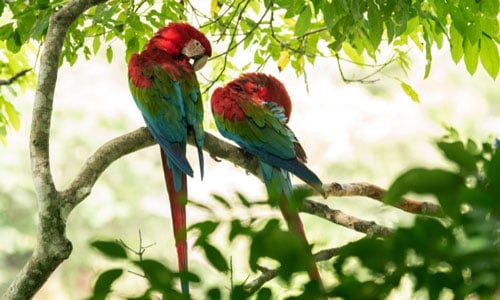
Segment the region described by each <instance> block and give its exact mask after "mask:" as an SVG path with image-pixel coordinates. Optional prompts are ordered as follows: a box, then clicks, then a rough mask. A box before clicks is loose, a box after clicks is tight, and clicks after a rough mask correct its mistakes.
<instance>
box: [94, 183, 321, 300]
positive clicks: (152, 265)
mask: <svg viewBox="0 0 500 300" xmlns="http://www.w3.org/2000/svg"><path fill="white" fill-rule="evenodd" d="M305 195H308V194H306V193H304V192H302V191H300V190H299V191H297V192H294V194H293V196H292V197H293V201H294V202H297V203H298V202H301V200H303V199H304V196H305ZM214 198H215V199H216V200H217V201H219V202H221V203H227V204H228V202H227V200H225V199H224V198H222V197H220V196H214ZM238 199H239V200H240V205H241V207H244V208H246V209H251V208H252V207H254V208H255V207H258V208H260V209H262V206H265V208H266V209H269V210H270V209H271V208H269V207H268V206H269V203H267V202H251V201H249V200H248V199H246V198H245V197H244V196H243V195H241V194H239V195H238ZM192 204H196V205H198V206H200V207H201V204H197V203H192ZM227 208H228V209H229V207H227ZM203 209H206V210H208V211H210V212H211V213H213V211H212V209H211V208H209V207H203ZM273 209H278V207H274V208H273ZM282 225H283V222H282V221H280V220H278V219H275V218H270V219H266V220H258V219H256V218H253V217H251V218H249V219H248V220H241V218H234V219H231V220H228V221H224V222H222V221H210V220H208V221H203V222H200V223H197V224H193V225H192V226H191V227H190V228H189V229H188V231H189V232H192V233H193V234H196V235H197V237H196V240H195V242H194V247H198V248H199V249H201V250H202V251H203V253H204V254H205V257H206V259H207V261H208V262H209V263H210V265H211V267H212V268H213V269H214V270H216V271H217V273H215V274H219V275H218V276H221V277H227V276H228V275H229V280H230V282H228V283H227V285H226V286H228V287H229V286H230V287H231V288H230V291H229V292H227V291H226V290H225V289H221V286H218V285H216V286H206V284H205V285H204V286H205V291H204V293H205V295H206V296H207V297H208V298H210V299H226V298H227V296H225V294H229V295H230V298H231V299H246V298H248V297H250V296H251V295H252V294H253V293H251V292H249V291H248V287H247V286H246V285H247V283H248V282H247V281H246V280H245V281H243V282H234V278H233V275H232V274H233V273H241V271H240V270H237V269H233V266H232V263H228V261H227V258H226V257H225V256H224V253H225V252H226V251H224V250H223V249H222V248H221V247H220V246H217V245H216V244H214V243H213V240H214V239H215V238H214V237H215V235H214V234H215V233H217V237H218V238H220V237H221V233H220V229H221V228H222V227H226V226H227V227H228V228H229V230H228V231H227V237H226V238H227V242H228V243H229V244H231V243H235V242H236V241H241V240H244V241H245V242H246V243H248V244H249V245H248V248H249V253H238V255H237V257H236V258H237V259H238V260H242V259H244V255H245V254H247V255H248V257H247V267H248V269H249V270H251V271H252V272H258V271H259V270H261V269H262V268H265V267H263V266H262V264H263V262H265V263H271V261H274V262H275V263H278V265H280V266H281V267H280V268H279V269H278V272H277V276H278V277H279V278H280V279H281V280H283V281H284V282H286V283H287V284H291V282H292V281H293V280H294V279H296V278H297V275H298V274H306V272H307V270H308V267H309V266H310V262H311V260H310V259H311V257H310V255H304V254H305V253H308V251H309V249H307V248H306V247H305V245H304V244H303V242H302V240H300V239H299V238H298V237H297V236H296V235H295V234H293V233H291V232H290V231H288V230H284V229H283V228H282ZM91 245H92V246H93V247H94V248H96V249H97V250H98V251H100V252H101V253H102V254H104V255H105V256H107V257H108V258H109V259H113V260H116V261H118V262H121V264H120V265H121V266H122V268H114V269H110V270H105V271H103V272H102V273H101V274H100V275H99V276H98V277H97V279H96V280H95V283H94V290H93V294H92V295H91V296H90V298H89V299H104V298H105V297H106V296H108V295H109V296H111V295H113V294H114V293H115V291H114V290H113V289H112V285H113V284H114V282H115V281H116V280H117V279H119V278H120V276H124V274H125V272H124V270H128V271H129V273H132V275H130V274H129V275H128V276H136V277H137V276H138V277H140V278H143V279H144V280H145V281H146V282H147V288H146V289H145V290H144V292H143V294H142V295H140V296H138V297H137V296H133V297H132V296H129V297H130V298H128V299H152V298H154V295H156V294H157V293H159V294H161V295H163V297H164V298H168V299H170V297H173V299H184V298H183V297H187V296H186V295H181V294H180V293H179V291H178V290H177V289H176V286H177V284H178V283H177V281H178V280H179V279H180V277H182V276H188V278H189V280H190V281H191V282H194V283H200V282H201V280H203V279H206V278H207V277H206V276H202V274H193V273H191V272H192V271H190V273H188V274H182V273H178V272H176V271H173V270H171V269H170V268H169V267H168V266H166V265H165V264H164V263H163V262H160V261H158V260H155V259H149V258H148V259H146V258H144V252H145V250H146V248H147V247H143V246H142V245H139V249H138V250H133V249H131V248H130V247H129V246H127V245H125V244H123V243H122V242H121V241H111V240H99V241H94V242H93V243H92V244H91ZM278 245H279V246H278ZM126 251H132V252H133V253H134V254H135V257H136V258H132V257H129V256H128V255H127V254H126V253H127V252H126ZM211 272H213V271H211ZM296 289H297V290H296V291H294V292H295V293H296V294H297V295H299V296H294V297H299V299H315V298H316V297H318V295H319V294H318V293H319V291H320V289H319V288H318V285H317V283H316V282H303V285H302V286H300V287H299V288H296ZM289 291H290V290H289ZM116 292H118V291H116ZM119 292H120V294H122V295H123V291H119ZM273 293H276V291H273V290H271V289H269V288H262V289H259V291H257V292H256V294H257V298H258V299H261V297H264V298H262V299H269V297H271V296H272V295H273ZM294 297H291V298H289V299H295V298H294ZM300 297H302V298H300Z"/></svg>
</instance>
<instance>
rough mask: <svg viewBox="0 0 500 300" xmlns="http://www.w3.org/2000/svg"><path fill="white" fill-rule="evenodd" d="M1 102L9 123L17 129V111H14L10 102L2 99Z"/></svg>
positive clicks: (19, 124) (18, 118)
mask: <svg viewBox="0 0 500 300" xmlns="http://www.w3.org/2000/svg"><path fill="white" fill-rule="evenodd" d="M3 104H4V109H5V113H6V114H7V118H8V119H9V123H10V125H11V126H12V128H14V130H19V128H20V127H21V118H20V117H19V113H18V112H17V111H16V109H15V108H14V106H13V105H12V103H10V102H8V101H4V102H3Z"/></svg>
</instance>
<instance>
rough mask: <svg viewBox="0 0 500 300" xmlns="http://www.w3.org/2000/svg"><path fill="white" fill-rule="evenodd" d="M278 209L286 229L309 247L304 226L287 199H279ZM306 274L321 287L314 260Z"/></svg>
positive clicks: (284, 197)
mask: <svg viewBox="0 0 500 300" xmlns="http://www.w3.org/2000/svg"><path fill="white" fill-rule="evenodd" d="M279 207H280V210H281V214H282V215H283V217H284V218H285V221H286V223H287V225H288V228H289V229H290V230H291V231H293V232H294V233H295V234H297V235H298V236H300V237H301V238H302V239H303V240H304V242H305V243H306V245H309V242H308V241H307V236H306V233H305V231H304V225H303V224H302V220H301V219H300V216H299V213H298V212H297V211H295V210H293V209H291V208H290V206H289V205H288V199H287V198H286V196H285V195H283V197H281V198H280V201H279ZM308 274H309V278H310V279H311V280H316V281H318V283H319V284H320V285H322V280H321V275H320V274H319V270H318V267H317V266H316V263H315V262H314V260H312V263H311V266H310V269H309V270H308Z"/></svg>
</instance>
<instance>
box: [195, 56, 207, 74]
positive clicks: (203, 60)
mask: <svg viewBox="0 0 500 300" xmlns="http://www.w3.org/2000/svg"><path fill="white" fill-rule="evenodd" d="M192 59H193V70H195V71H199V70H201V68H203V67H204V66H205V65H206V64H207V61H208V56H207V55H197V56H193V57H192Z"/></svg>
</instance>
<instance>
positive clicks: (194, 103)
mask: <svg viewBox="0 0 500 300" xmlns="http://www.w3.org/2000/svg"><path fill="white" fill-rule="evenodd" d="M179 83H180V89H181V91H182V98H183V100H184V110H185V113H186V122H187V124H188V126H189V127H190V128H191V129H192V130H193V133H194V141H195V144H196V147H197V149H198V160H199V164H200V174H201V175H200V176H201V178H202V179H203V173H204V169H203V165H204V162H203V141H204V139H205V131H204V129H203V113H204V108H203V101H202V99H201V92H200V85H199V83H198V80H197V78H196V75H195V73H194V72H193V73H185V74H183V76H182V80H179Z"/></svg>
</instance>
